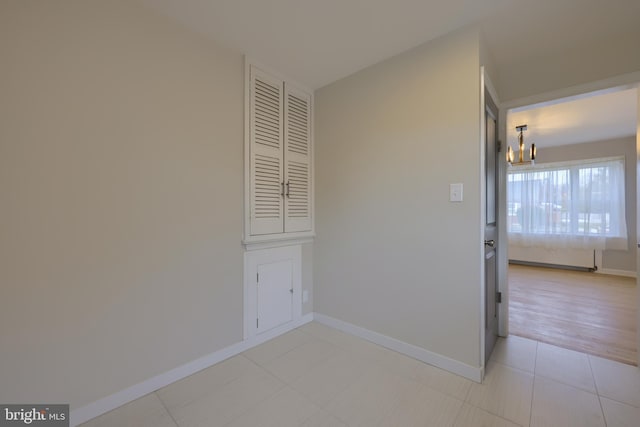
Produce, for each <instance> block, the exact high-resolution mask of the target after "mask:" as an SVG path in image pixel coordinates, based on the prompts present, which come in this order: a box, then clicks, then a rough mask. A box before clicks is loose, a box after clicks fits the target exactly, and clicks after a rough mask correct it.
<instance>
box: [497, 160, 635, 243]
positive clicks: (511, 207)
mask: <svg viewBox="0 0 640 427" xmlns="http://www.w3.org/2000/svg"><path fill="white" fill-rule="evenodd" d="M507 231H508V234H509V243H512V244H516V245H521V246H541V247H547V248H554V247H566V248H575V249H600V250H602V249H625V250H626V249H627V226H626V220H625V182H624V157H612V158H604V159H592V160H584V161H574V162H562V163H547V164H544V165H535V166H530V167H525V168H513V169H510V170H509V172H508V175H507Z"/></svg>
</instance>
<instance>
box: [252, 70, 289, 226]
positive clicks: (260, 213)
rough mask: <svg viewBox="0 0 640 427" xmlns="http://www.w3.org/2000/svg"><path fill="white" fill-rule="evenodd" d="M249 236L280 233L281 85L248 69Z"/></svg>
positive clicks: (256, 71) (281, 164)
mask: <svg viewBox="0 0 640 427" xmlns="http://www.w3.org/2000/svg"><path fill="white" fill-rule="evenodd" d="M250 73H251V76H250V77H251V99H250V110H251V111H250V114H251V117H250V120H251V125H250V129H251V130H250V132H251V135H250V145H251V147H250V153H251V172H250V179H251V183H250V188H251V190H250V192H251V194H250V198H251V213H250V218H251V219H250V221H251V224H250V227H251V234H252V235H258V234H272V233H282V230H283V221H284V201H283V192H284V186H283V182H284V162H283V146H282V142H283V114H282V108H283V82H282V81H281V80H278V79H275V78H273V77H272V76H270V75H268V74H266V73H263V72H262V71H261V70H260V69H259V68H256V67H251V71H250Z"/></svg>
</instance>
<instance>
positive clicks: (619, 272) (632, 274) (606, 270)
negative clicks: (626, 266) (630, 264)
mask: <svg viewBox="0 0 640 427" xmlns="http://www.w3.org/2000/svg"><path fill="white" fill-rule="evenodd" d="M595 272H596V273H598V274H609V275H612V276H624V277H636V272H635V271H628V270H615V269H613V268H598V269H597V270H596V271H595Z"/></svg>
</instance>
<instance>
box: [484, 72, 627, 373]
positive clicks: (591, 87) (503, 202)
mask: <svg viewBox="0 0 640 427" xmlns="http://www.w3.org/2000/svg"><path fill="white" fill-rule="evenodd" d="M632 88H636V89H638V126H637V131H636V156H637V169H638V175H637V178H636V179H637V181H638V183H640V71H637V72H633V73H628V74H623V75H619V76H615V77H612V78H608V79H603V80H596V81H593V82H589V83H584V84H580V85H575V86H570V87H567V88H560V89H556V90H551V91H547V92H542V93H539V94H535V95H531V96H527V97H523V98H518V99H514V100H511V101H508V102H504V103H502V104H497V105H498V108H499V115H500V118H499V121H500V123H499V127H500V129H499V138H500V140H501V141H503V145H505V144H506V143H508V141H507V139H506V136H507V125H506V122H507V121H506V119H507V112H508V111H509V110H511V109H514V108H519V107H525V106H530V107H532V106H537V105H538V104H539V106H543V105H545V104H551V103H554V102H558V101H559V100H570V99H572V98H573V99H578V98H581V97H584V96H591V95H593V94H594V93H598V92H601V93H607V92H613V91H618V90H623V89H632ZM492 96H493V95H492ZM483 101H484V100H483ZM496 102H497V101H496ZM483 103H484V102H483ZM482 162H483V163H484V159H482ZM500 164H501V165H502V167H503V169H502V170H501V172H500V184H499V188H498V191H499V194H498V197H499V205H500V210H501V212H506V211H507V187H506V160H505V158H504V156H503V158H502V160H501V161H500ZM636 212H637V214H636V217H637V218H636V221H637V224H640V186H638V193H637V194H636ZM502 217H503V218H504V217H505V215H502ZM499 225H500V227H501V228H500V231H499V235H498V245H499V247H503V248H507V247H508V246H507V245H508V242H507V233H506V220H503V221H500V220H499ZM502 227H504V228H502ZM636 229H637V230H638V236H636V238H637V242H635V243H639V244H640V227H636ZM503 230H504V232H502V231H503ZM635 243H633V244H635ZM507 255H508V250H503V251H500V253H499V254H498V256H499V257H498V262H499V266H498V271H499V274H500V273H502V272H504V274H500V276H499V280H500V292H502V304H501V305H500V318H499V326H498V329H499V335H500V336H504V337H506V336H508V335H509V286H508V280H507V279H508V277H507V269H508V262H509V258H508V256H507ZM636 270H638V271H636V281H637V283H638V285H637V297H636V307H637V308H638V310H637V311H638V316H637V326H636V329H637V335H638V337H637V345H638V347H639V349H640V274H638V273H639V272H640V251H639V252H638V256H637V266H636ZM483 274H484V273H483ZM482 341H483V343H482V344H483V348H484V340H482ZM638 364H639V366H640V351H639V352H638Z"/></svg>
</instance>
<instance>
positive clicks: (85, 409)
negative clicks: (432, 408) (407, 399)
mask: <svg viewBox="0 0 640 427" xmlns="http://www.w3.org/2000/svg"><path fill="white" fill-rule="evenodd" d="M313 320H317V321H318V322H320V323H322V324H324V325H327V326H329V327H332V328H335V329H338V330H340V331H343V332H346V333H348V334H351V335H354V336H356V337H359V338H363V339H365V340H367V341H370V342H372V343H374V344H378V345H381V346H383V347H386V348H388V349H390V350H393V351H397V352H398V353H402V354H404V355H406V356H409V357H412V358H414V359H416V360H419V361H421V362H424V363H427V364H430V365H433V366H436V367H438V368H441V369H444V370H446V371H449V372H452V373H454V374H457V375H460V376H462V377H464V378H468V379H470V380H472V381H475V382H478V383H479V382H481V381H482V377H483V373H484V369H483V368H481V367H474V366H470V365H467V364H465V363H462V362H459V361H457V360H453V359H450V358H448V357H446V356H442V355H440V354H437V353H433V352H431V351H428V350H425V349H424V348H421V347H417V346H415V345H412V344H409V343H406V342H403V341H400V340H397V339H395V338H391V337H388V336H386V335H383V334H380V333H377V332H374V331H371V330H368V329H365V328H362V327H360V326H356V325H353V324H351V323H348V322H344V321H342V320H338V319H335V318H333V317H329V316H326V315H324V314H318V313H307V314H305V315H304V316H302V317H300V318H299V319H297V320H293V321H291V322H289V323H287V324H285V325H282V326H279V327H277V328H274V329H272V330H270V331H267V332H264V333H262V334H260V335H255V336H253V337H251V338H249V339H246V340H243V341H240V342H238V343H235V344H232V345H230V346H228V347H225V348H223V349H220V350H218V351H215V352H213V353H211V354H208V355H206V356H203V357H201V358H199V359H196V360H193V361H191V362H188V363H185V364H184V365H182V366H178V367H177V368H174V369H171V370H170V371H167V372H164V373H162V374H160V375H156V376H155V377H152V378H149V379H148V380H145V381H142V382H140V383H138V384H135V385H133V386H131V387H128V388H126V389H124V390H121V391H118V392H116V393H114V394H112V395H110V396H107V397H104V398H102V399H99V400H96V401H95V402H92V403H90V404H88V405H85V406H82V407H80V408H77V409H73V410H72V411H71V414H70V426H72V427H75V426H77V425H79V424H82V423H84V422H87V421H89V420H91V419H93V418H96V417H98V416H100V415H102V414H105V413H107V412H109V411H111V410H113V409H116V408H118V407H120V406H122V405H125V404H127V403H129V402H132V401H134V400H136V399H138V398H140V397H143V396H145V395H147V394H149V393H153V392H154V391H156V390H159V389H161V388H163V387H165V386H167V385H169V384H172V383H174V382H176V381H179V380H181V379H183V378H186V377H188V376H190V375H193V374H195V373H196V372H199V371H202V370H203V369H207V368H209V367H211V366H213V365H215V364H217V363H220V362H222V361H224V360H226V359H229V358H231V357H233V356H236V355H238V354H240V353H242V352H244V351H247V350H249V349H251V348H253V347H255V346H258V345H260V344H262V343H264V342H266V341H269V340H271V339H273V338H276V337H278V336H280V335H282V334H285V333H287V332H290V331H292V330H294V329H296V328H299V327H300V326H302V325H305V324H307V323H309V322H311V321H313Z"/></svg>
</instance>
